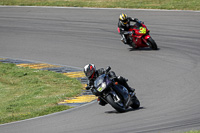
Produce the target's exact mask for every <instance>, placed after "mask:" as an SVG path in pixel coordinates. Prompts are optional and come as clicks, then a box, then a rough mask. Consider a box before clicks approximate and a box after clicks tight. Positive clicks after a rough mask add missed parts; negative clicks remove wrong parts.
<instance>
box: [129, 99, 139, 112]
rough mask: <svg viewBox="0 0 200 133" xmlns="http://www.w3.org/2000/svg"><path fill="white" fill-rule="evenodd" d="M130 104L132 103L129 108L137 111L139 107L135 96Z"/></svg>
mask: <svg viewBox="0 0 200 133" xmlns="http://www.w3.org/2000/svg"><path fill="white" fill-rule="evenodd" d="M132 102H133V104H131V105H130V106H131V107H132V108H133V109H138V108H139V107H140V101H139V100H138V98H137V97H136V96H134V97H133V99H132Z"/></svg>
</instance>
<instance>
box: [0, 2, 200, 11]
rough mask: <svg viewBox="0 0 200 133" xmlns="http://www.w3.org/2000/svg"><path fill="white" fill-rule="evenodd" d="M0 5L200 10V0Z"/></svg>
mask: <svg viewBox="0 0 200 133" xmlns="http://www.w3.org/2000/svg"><path fill="white" fill-rule="evenodd" d="M0 5H20V6H66V7H103V8H142V9H170V10H172V9H173V10H200V0H0Z"/></svg>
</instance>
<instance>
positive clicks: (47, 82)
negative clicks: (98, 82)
mask: <svg viewBox="0 0 200 133" xmlns="http://www.w3.org/2000/svg"><path fill="white" fill-rule="evenodd" d="M81 91H82V84H81V83H80V81H78V80H76V79H72V78H69V77H67V76H64V75H63V74H59V73H55V72H51V71H41V70H36V69H30V68H23V67H17V66H16V65H15V64H6V63H1V62H0V101H1V102H0V124H2V123H7V122H12V121H18V120H23V119H27V118H32V117H37V116H42V115H46V114H50V113H54V112H58V111H62V110H66V109H69V108H70V107H69V106H62V105H59V106H58V105H57V103H58V102H59V101H62V100H63V99H65V98H66V97H72V96H75V95H78V94H80V93H81Z"/></svg>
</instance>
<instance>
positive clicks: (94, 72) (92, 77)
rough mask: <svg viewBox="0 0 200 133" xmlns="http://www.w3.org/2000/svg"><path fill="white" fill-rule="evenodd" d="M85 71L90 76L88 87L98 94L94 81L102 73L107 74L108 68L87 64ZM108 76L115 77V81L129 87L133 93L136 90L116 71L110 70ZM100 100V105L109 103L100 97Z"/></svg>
mask: <svg viewBox="0 0 200 133" xmlns="http://www.w3.org/2000/svg"><path fill="white" fill-rule="evenodd" d="M83 71H84V73H85V75H86V77H87V78H88V84H87V86H86V89H87V90H89V89H91V91H92V93H93V94H94V95H96V96H97V92H96V90H95V89H94V88H93V86H94V81H95V80H96V78H97V77H99V76H100V75H102V74H105V73H106V70H105V69H104V68H100V69H98V70H96V67H95V65H94V64H87V65H85V67H84V70H83ZM108 76H109V77H110V78H111V79H113V80H114V81H116V82H118V83H119V84H121V85H123V86H124V87H126V88H127V89H128V91H129V92H130V93H131V92H134V91H135V89H133V88H131V87H130V86H129V85H128V84H127V79H125V78H124V77H122V76H118V77H117V76H116V75H115V73H114V72H113V71H109V72H108ZM98 102H99V104H100V105H102V106H104V105H106V104H107V103H106V102H105V101H104V100H102V99H101V98H100V97H99V98H98Z"/></svg>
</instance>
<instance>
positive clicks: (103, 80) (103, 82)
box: [94, 67, 140, 112]
mask: <svg viewBox="0 0 200 133" xmlns="http://www.w3.org/2000/svg"><path fill="white" fill-rule="evenodd" d="M110 69H111V68H110V67H108V68H107V69H106V73H105V74H102V75H100V76H99V77H98V78H97V79H96V80H95V81H94V89H95V90H96V91H97V95H98V96H100V97H101V99H103V100H104V101H105V102H106V103H109V104H110V105H111V106H112V107H113V108H114V109H115V110H117V111H118V112H125V111H126V110H127V109H128V108H129V107H132V108H133V109H137V108H139V107H140V101H139V100H138V98H137V97H136V94H135V92H132V93H130V92H129V91H128V90H127V88H125V87H124V86H122V85H120V84H118V82H115V81H114V80H113V79H110V78H109V76H108V72H109V71H110Z"/></svg>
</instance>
